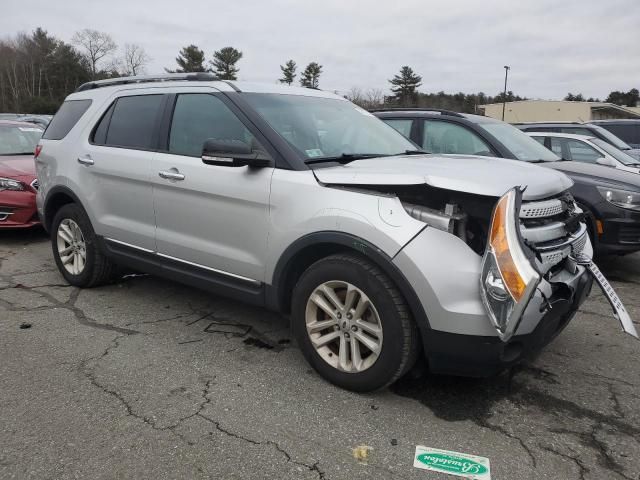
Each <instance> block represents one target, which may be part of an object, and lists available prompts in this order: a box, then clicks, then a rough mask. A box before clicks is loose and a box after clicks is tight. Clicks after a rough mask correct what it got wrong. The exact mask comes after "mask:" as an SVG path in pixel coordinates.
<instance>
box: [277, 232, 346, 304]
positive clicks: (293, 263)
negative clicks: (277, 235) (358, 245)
mask: <svg viewBox="0 0 640 480" xmlns="http://www.w3.org/2000/svg"><path fill="white" fill-rule="evenodd" d="M340 252H353V253H358V252H357V251H356V250H354V249H352V248H349V247H346V246H345V245H340V244H337V243H319V244H314V245H309V246H307V247H305V248H303V249H302V250H300V251H299V252H297V253H296V255H295V256H294V257H293V258H291V259H290V260H289V262H288V263H287V266H286V267H285V269H284V274H283V276H282V279H281V282H282V283H281V288H280V295H279V296H280V298H279V299H278V303H279V307H280V310H281V311H282V312H284V313H289V312H290V311H291V299H292V296H293V287H294V286H295V284H296V283H297V281H298V279H299V278H300V276H301V275H302V273H303V272H304V271H305V270H306V269H307V268H309V267H310V266H311V265H312V264H313V263H315V262H317V261H318V260H320V259H322V258H325V257H328V256H329V255H333V254H335V253H340Z"/></svg>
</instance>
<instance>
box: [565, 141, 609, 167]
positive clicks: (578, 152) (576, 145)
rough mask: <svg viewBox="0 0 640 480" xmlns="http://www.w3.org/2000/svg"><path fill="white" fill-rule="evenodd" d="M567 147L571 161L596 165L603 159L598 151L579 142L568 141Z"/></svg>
mask: <svg viewBox="0 0 640 480" xmlns="http://www.w3.org/2000/svg"><path fill="white" fill-rule="evenodd" d="M567 147H568V149H569V152H571V160H575V161H577V162H588V163H596V160H597V159H599V158H600V157H602V155H601V154H600V153H598V151H597V150H596V149H595V148H593V147H590V146H589V145H587V144H586V143H584V142H581V141H579V140H568V139H567Z"/></svg>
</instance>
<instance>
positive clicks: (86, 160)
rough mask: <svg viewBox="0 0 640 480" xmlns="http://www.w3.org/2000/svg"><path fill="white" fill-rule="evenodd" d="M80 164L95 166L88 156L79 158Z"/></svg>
mask: <svg viewBox="0 0 640 480" xmlns="http://www.w3.org/2000/svg"><path fill="white" fill-rule="evenodd" d="M78 163H80V164H82V165H93V163H94V162H93V160H92V159H91V157H89V156H86V157H78Z"/></svg>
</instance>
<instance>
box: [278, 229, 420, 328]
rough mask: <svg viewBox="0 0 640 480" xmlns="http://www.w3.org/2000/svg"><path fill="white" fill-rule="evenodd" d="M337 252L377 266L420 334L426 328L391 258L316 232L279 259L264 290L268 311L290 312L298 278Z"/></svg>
mask: <svg viewBox="0 0 640 480" xmlns="http://www.w3.org/2000/svg"><path fill="white" fill-rule="evenodd" d="M339 252H341V253H342V252H351V253H354V254H357V255H360V256H362V257H365V258H367V259H368V260H370V261H371V262H373V263H374V264H375V265H376V266H377V267H379V268H380V269H381V270H382V271H383V272H384V273H385V274H386V275H387V276H389V278H390V279H391V280H392V281H393V283H394V284H395V286H396V287H397V288H398V290H399V291H400V293H401V294H402V296H403V297H404V299H405V300H406V302H407V304H408V305H409V309H410V311H411V314H412V316H413V318H414V320H415V322H416V324H417V325H418V328H419V329H420V331H421V334H422V335H424V334H425V333H426V331H427V330H429V329H430V326H429V321H428V319H427V315H426V313H425V311H424V308H423V307H422V304H421V303H420V300H419V299H418V296H417V294H416V293H415V291H414V289H413V287H412V286H411V284H410V283H409V281H408V280H407V279H406V277H405V276H404V274H403V273H402V272H401V271H400V269H399V268H398V267H397V266H396V265H394V264H393V262H392V258H391V257H389V256H388V255H387V254H386V253H385V252H384V251H382V250H381V249H380V248H378V247H376V246H375V245H373V244H372V243H370V242H368V241H366V240H364V239H362V238H359V237H357V236H355V235H351V234H348V233H343V232H332V231H325V232H316V233H312V234H308V235H305V236H304V237H302V238H299V239H298V240H296V241H295V242H294V243H292V244H291V245H290V246H289V247H287V249H286V250H285V251H284V253H283V254H282V255H281V256H280V259H279V260H278V263H277V264H276V267H275V269H274V274H273V278H272V282H271V285H268V286H267V289H266V304H267V306H268V307H269V308H271V309H273V310H276V311H279V312H283V313H288V312H290V310H291V300H292V292H293V287H294V285H295V283H296V281H297V279H298V278H300V275H302V273H303V272H304V271H305V270H306V269H307V268H308V267H309V266H310V265H311V264H312V263H314V262H316V261H318V260H320V259H322V258H325V257H327V256H329V255H333V254H335V253H339Z"/></svg>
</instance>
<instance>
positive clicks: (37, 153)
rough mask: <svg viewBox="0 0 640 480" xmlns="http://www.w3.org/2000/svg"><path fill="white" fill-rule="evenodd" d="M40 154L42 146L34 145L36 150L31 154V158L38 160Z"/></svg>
mask: <svg viewBox="0 0 640 480" xmlns="http://www.w3.org/2000/svg"><path fill="white" fill-rule="evenodd" d="M40 152H42V145H36V149H35V150H34V152H33V158H38V157H39V156H40Z"/></svg>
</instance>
